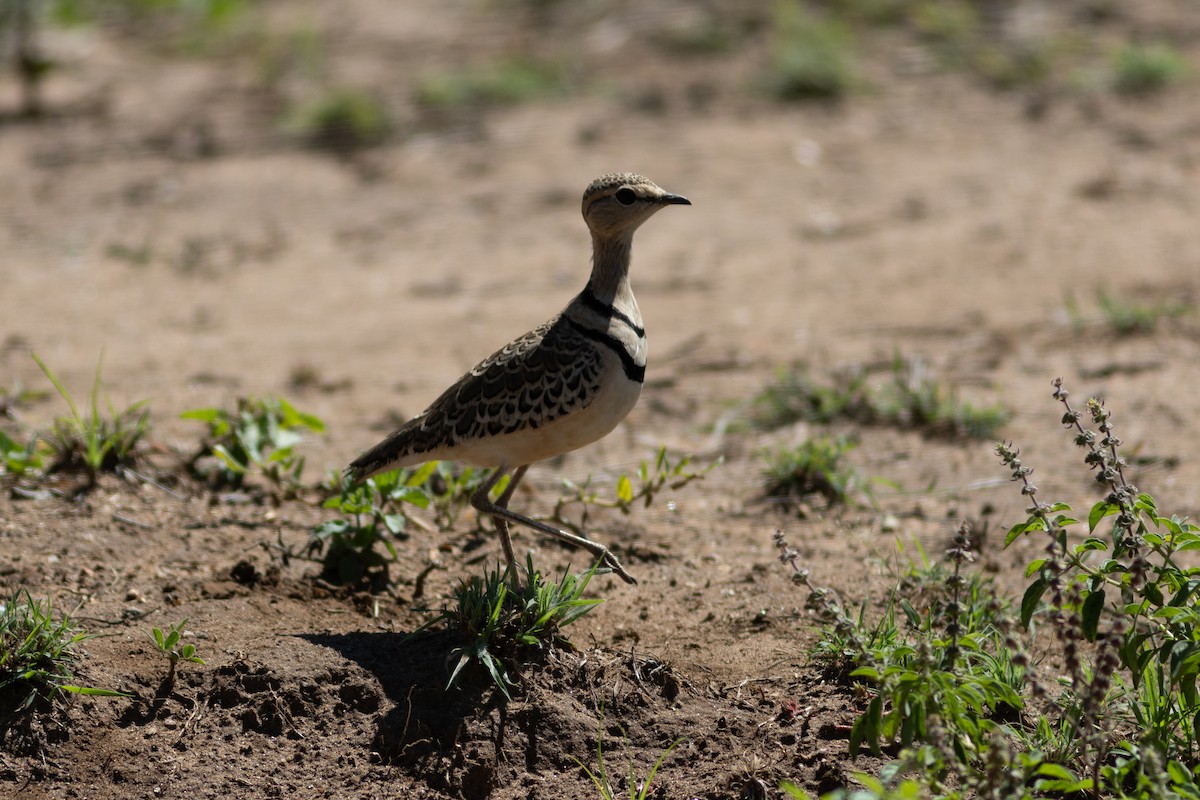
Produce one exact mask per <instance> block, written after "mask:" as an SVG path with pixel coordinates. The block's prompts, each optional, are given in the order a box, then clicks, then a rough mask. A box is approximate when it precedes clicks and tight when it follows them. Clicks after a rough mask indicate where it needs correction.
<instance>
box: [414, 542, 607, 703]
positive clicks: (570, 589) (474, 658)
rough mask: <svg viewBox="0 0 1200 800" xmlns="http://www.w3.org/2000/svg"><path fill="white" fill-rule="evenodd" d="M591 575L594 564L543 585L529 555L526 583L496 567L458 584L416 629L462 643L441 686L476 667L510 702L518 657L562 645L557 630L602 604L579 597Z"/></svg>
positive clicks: (525, 656) (543, 579)
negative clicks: (434, 630) (436, 629)
mask: <svg viewBox="0 0 1200 800" xmlns="http://www.w3.org/2000/svg"><path fill="white" fill-rule="evenodd" d="M595 572H596V566H593V567H592V568H591V569H589V570H588V571H587V572H584V573H582V574H580V575H572V574H570V573H567V572H564V573H563V575H562V577H560V578H559V579H558V580H557V581H553V580H549V581H548V580H546V579H545V578H544V577H543V576H542V574H541V573H540V572H538V571H537V570H536V569H534V567H533V559H532V557H528V558H527V560H526V566H525V575H526V578H527V580H526V582H525V583H524V584H522V585H517V584H516V583H515V581H514V579H513V576H511V575H510V574H509V572H508V571H507V570H501V569H499V568H496V569H494V570H487V571H485V573H484V575H483V577H482V578H481V577H479V576H471V577H470V578H466V579H463V580H461V581H459V583H458V586H457V587H455V589H454V593H453V598H452V603H451V605H450V606H448V607H446V608H443V609H442V610H441V611H440V612H439V613H438V615H437V616H436V617H435V618H434V619H433V620H432V621H430V622H429V623H427V624H426V625H423V626H422V628H421V629H422V630H424V629H426V628H429V627H430V626H433V625H438V624H440V625H444V626H446V627H448V628H449V629H451V630H454V631H457V632H458V634H459V635H460V636H461V637H462V638H463V640H464V643H463V644H462V645H459V646H457V647H455V648H454V649H453V650H452V651H451V653H450V660H451V661H453V663H454V667H453V669H452V671H451V673H450V680H449V682H448V683H447V684H446V688H447V689H449V688H451V687H453V686H455V685H456V683H457V682H458V680H459V678H460V677H461V676H462V674H463V671H464V669H465V668H466V667H467V666H468V665H469V664H471V663H475V664H478V665H480V666H482V667H483V668H484V670H485V671H486V672H487V674H488V676H489V677H490V678H491V682H492V684H493V685H494V686H495V687H496V688H497V689H499V690H500V692H501V693H502V694H503V695H504V696H505V697H506V698H508V699H511V697H512V695H511V694H510V691H509V690H510V688H512V687H516V686H518V685H519V683H518V681H517V680H516V679H515V678H514V670H515V669H519V667H520V665H521V664H522V663H523V659H526V658H528V657H530V656H531V655H532V654H535V653H539V652H540V653H545V652H546V651H547V650H548V649H549V648H551V647H553V646H555V645H559V644H566V639H564V638H563V637H562V635H561V634H560V631H561V630H562V629H563V628H565V627H566V626H568V625H570V624H571V623H572V622H575V621H576V620H578V619H579V618H581V617H582V616H583V615H585V614H587V613H588V612H589V611H591V610H592V609H593V608H595V607H596V606H597V605H598V604H599V603H601V602H603V601H602V600H600V599H598V598H585V597H584V596H583V592H584V590H585V589H586V588H587V585H588V582H589V581H590V580H591V579H592V576H593V575H594V574H595Z"/></svg>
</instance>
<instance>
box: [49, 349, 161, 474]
mask: <svg viewBox="0 0 1200 800" xmlns="http://www.w3.org/2000/svg"><path fill="white" fill-rule="evenodd" d="M33 360H34V361H36V362H37V365H38V366H39V367H40V368H41V370H42V372H43V373H44V374H45V375H46V377H47V378H49V379H50V382H51V383H52V384H54V388H55V389H56V390H58V394H59V395H60V396H61V397H62V398H63V399H64V400H66V401H67V406H68V407H69V408H70V409H71V415H70V416H69V417H59V418H57V419H56V420H55V421H54V424H53V426H52V427H51V429H50V431H49V432H48V433H47V434H45V438H46V441H47V443H48V444H49V446H50V450H51V453H52V458H53V461H52V463H51V465H50V467H49V470H50V471H52V472H53V471H60V470H82V471H83V472H84V473H85V475H86V476H87V481H88V482H87V485H86V486H85V487H84V488H85V489H91V488H92V487H94V486H95V485H96V478H97V476H98V475H99V474H100V473H101V472H103V471H111V472H120V471H121V470H123V469H125V468H128V467H132V466H133V465H134V462H135V460H136V456H137V447H138V445H139V444H140V443H141V441H142V439H143V438H145V436H146V434H147V433H148V432H149V429H150V412H149V410H147V409H146V401H144V400H143V401H141V402H137V403H134V404H133V405H130V406H128V407H127V408H125V409H124V410H123V411H119V412H118V411H117V410H116V409H114V408H113V405H112V403H111V402H107V405H108V416H104V415H102V414H101V413H100V393H101V391H102V383H101V381H100V368H101V364H100V363H97V365H96V377H95V380H94V381H93V383H92V394H91V398H90V403H89V406H90V413H88V414H87V415H86V416H85V415H83V414H81V413H80V412H79V407H78V406H77V405H76V404H75V400H74V399H73V398H72V397H71V393H70V392H68V391H67V389H66V387H65V386H63V384H62V382H61V381H59V379H58V377H57V376H55V374H54V373H53V372H51V371H50V368H49V367H47V366H46V364H45V362H43V361H42V360H41V359H40V358H38V356H37V354H36V353H35V354H34V355H33ZM101 363H102V362H101Z"/></svg>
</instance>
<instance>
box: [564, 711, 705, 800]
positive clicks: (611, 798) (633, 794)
mask: <svg viewBox="0 0 1200 800" xmlns="http://www.w3.org/2000/svg"><path fill="white" fill-rule="evenodd" d="M621 739H622V741H625V742H626V743H627V744H628V741H627V740H626V737H625V730H624V729H621ZM686 741H688V740H687V739H686V738H683V737H680V738H678V739H676V740H675V741H673V742H671V743H670V744H669V745H667V749H665V750H663V751H662V753H661V754H659V756H658V760H657V761H655V762H654V766H653V767H651V768H650V774H649V775H647V776H646V780H644V781H639V780H638V778H637V774H636V773H635V772H634V769H633V760H632V759H630V761H629V775H628V780H627V781H626V786H627V787H628V789H629V800H646V798H647V797H649V796H650V785H651V783H653V781H654V776H655V775H657V774H658V770H659V768H660V767H662V764H663V761H665V760H666V758H667V756H669V755H670V754H671V751H672V750H674V749H675V748H676V747H678V746H679V745H681V744H683V743H684V742H686ZM570 758H571V760H572V761H574V762H575V763H576V764H578V765H579V768H580V769H582V770H583V771H584V773H585V774H586V775H587V776H588V778H590V779H591V781H592V784H593V785H594V786H595V787H596V790H597V791H598V792H600V797H601V798H602V800H616V797H617V795H616V792H615V791H614V790H613V786H612V781H610V780H609V777H608V769H607V767H605V765H604V712H603V709H601V712H600V719H599V721H598V723H597V730H596V771H595V772H592V770H591V768H589V767H588V766H587V765H586V764H584V763H583V762H582V761H580V760H579V759H578V758H576V757H575V756H571V757H570Z"/></svg>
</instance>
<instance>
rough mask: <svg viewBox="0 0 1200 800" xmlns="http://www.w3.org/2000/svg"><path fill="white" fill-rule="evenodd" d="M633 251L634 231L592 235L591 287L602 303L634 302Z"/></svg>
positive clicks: (589, 283)
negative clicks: (631, 275) (631, 279)
mask: <svg viewBox="0 0 1200 800" xmlns="http://www.w3.org/2000/svg"><path fill="white" fill-rule="evenodd" d="M632 252H633V234H632V233H630V234H629V235H627V236H615V237H601V236H593V237H592V277H591V278H590V279H589V280H588V287H589V288H590V289H591V291H592V294H594V295H595V296H596V298H597V299H599V300H600V301H601V302H603V303H606V304H607V305H610V306H618V305H625V304H628V303H631V302H632V301H633V290H632V289H631V288H630V286H629V261H630V258H631V256H632Z"/></svg>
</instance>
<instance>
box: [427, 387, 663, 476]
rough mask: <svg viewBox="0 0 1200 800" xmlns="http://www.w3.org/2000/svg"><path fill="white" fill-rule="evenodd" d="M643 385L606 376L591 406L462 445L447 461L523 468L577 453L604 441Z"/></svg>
mask: <svg viewBox="0 0 1200 800" xmlns="http://www.w3.org/2000/svg"><path fill="white" fill-rule="evenodd" d="M641 392H642V384H641V383H638V382H637V381H631V380H629V379H627V378H626V377H625V376H624V375H623V374H622V375H620V376H619V377H617V376H605V379H603V380H601V381H600V384H599V388H598V390H597V393H596V395H595V397H594V398H593V400H592V402H591V403H589V404H588V405H587V406H586V407H584V408H580V409H578V410H577V411H573V412H571V413H569V414H566V415H564V416H562V417H559V418H558V419H556V420H554V421H553V422H549V423H546V424H544V425H540V426H538V427H537V428H521V429H520V430H516V431H513V432H512V433H503V434H500V435H497V436H487V437H483V438H479V439H472V440H467V441H462V442H460V443H459V444H458V445H457V446H456V447H455V448H454V449H453V452H448V453H444V454H443V457H444V458H446V459H453V460H455V461H465V462H467V463H469V464H475V465H477V466H481V467H494V466H501V465H504V466H509V467H515V466H521V465H524V464H532V463H533V462H535V461H541V460H542V459H545V458H551V457H552V456H556V455H559V454H560V453H565V452H567V451H569V450H575V449H577V448H580V447H583V446H584V445H588V444H591V443H592V442H594V441H596V440H597V439H600V438H603V437H604V436H605V435H607V434H608V433H609V432H610V431H612V429H613V428H615V427H616V426H617V423H619V422H620V421H621V420H623V419H624V418H625V417H626V415H628V414H629V412H630V411H631V410H632V409H633V407H634V406H635V405H636V404H637V400H638V396H639V395H640V394H641Z"/></svg>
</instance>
